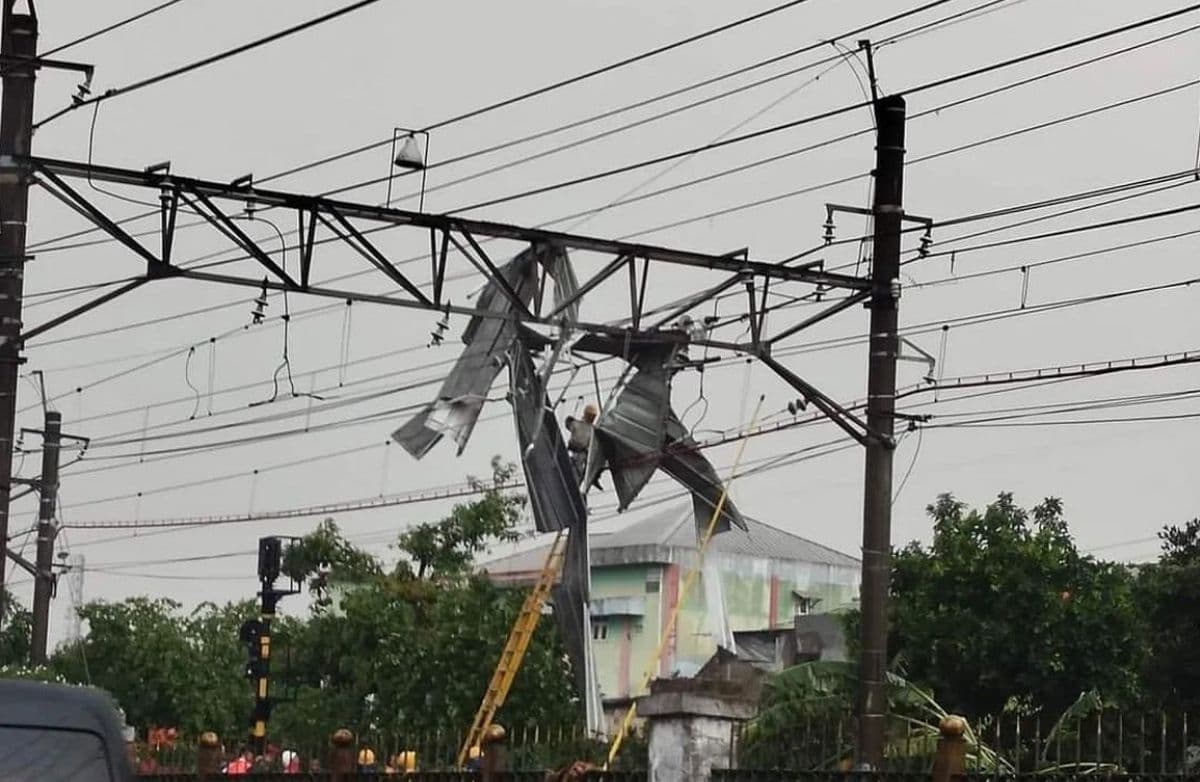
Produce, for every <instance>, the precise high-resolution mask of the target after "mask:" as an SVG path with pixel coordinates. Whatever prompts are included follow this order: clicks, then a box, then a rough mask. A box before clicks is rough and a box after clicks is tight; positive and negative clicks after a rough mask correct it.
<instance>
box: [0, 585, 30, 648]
mask: <svg viewBox="0 0 1200 782" xmlns="http://www.w3.org/2000/svg"><path fill="white" fill-rule="evenodd" d="M0 609H2V610H0V668H2V667H6V666H19V665H24V664H25V663H27V662H29V648H30V639H31V638H32V637H33V614H31V613H30V612H29V611H28V609H26V608H25V606H23V605H21V604H20V603H18V602H17V601H16V599H15V598H13V597H12V595H10V594H7V593H5V591H4V587H2V586H0Z"/></svg>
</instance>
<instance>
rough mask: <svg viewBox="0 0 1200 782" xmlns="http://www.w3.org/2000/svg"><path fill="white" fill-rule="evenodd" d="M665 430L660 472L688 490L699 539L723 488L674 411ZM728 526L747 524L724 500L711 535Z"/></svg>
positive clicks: (734, 507)
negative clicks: (690, 493)
mask: <svg viewBox="0 0 1200 782" xmlns="http://www.w3.org/2000/svg"><path fill="white" fill-rule="evenodd" d="M666 428H667V437H666V442H665V444H664V446H663V458H662V460H661V461H660V462H659V466H660V467H662V470H663V472H665V473H667V474H668V475H670V476H671V477H672V478H674V479H675V480H677V481H679V482H680V483H682V484H683V485H684V486H686V487H687V488H688V489H690V490H691V492H692V509H693V512H694V513H695V516H696V532H697V534H698V535H700V536H701V537H702V536H703V535H704V533H705V531H707V529H708V525H709V523H710V522H711V521H712V516H713V513H714V512H715V511H716V509H717V503H718V502H719V501H720V498H721V493H722V492H723V491H724V485H723V484H722V483H721V479H720V477H719V476H718V475H717V470H716V468H715V467H713V465H712V462H710V461H709V460H708V458H707V457H706V456H704V455H703V454H702V453H700V446H699V444H698V443H697V442H696V441H695V440H694V439H693V438H692V436H691V434H689V433H688V430H687V427H685V426H684V425H683V423H682V422H681V421H680V420H679V416H677V415H675V411H674V410H672V411H670V413H669V414H668V415H667V421H666ZM731 524H734V525H737V526H738V527H740V528H741V529H743V530H744V529H747V527H746V520H745V519H743V518H742V514H741V513H740V512H739V511H738V509H737V507H736V506H735V505H734V504H733V501H732V500H731V499H729V498H728V497H726V498H725V503H724V505H722V506H721V516H720V518H718V519H717V523H716V526H715V527H714V528H713V534H714V535H715V534H718V533H721V532H726V531H728V530H729V528H730V525H731Z"/></svg>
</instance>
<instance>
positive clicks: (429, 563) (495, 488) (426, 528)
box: [396, 457, 524, 579]
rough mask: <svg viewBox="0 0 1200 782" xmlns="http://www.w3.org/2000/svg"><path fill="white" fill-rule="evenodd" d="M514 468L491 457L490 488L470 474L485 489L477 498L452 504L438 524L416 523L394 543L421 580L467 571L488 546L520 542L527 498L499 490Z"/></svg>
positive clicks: (476, 485) (473, 484) (471, 480)
mask: <svg viewBox="0 0 1200 782" xmlns="http://www.w3.org/2000/svg"><path fill="white" fill-rule="evenodd" d="M515 472H516V467H515V466H514V465H512V464H504V463H502V462H501V461H500V459H499V457H497V458H495V459H493V460H492V482H491V484H490V486H489V485H488V484H485V483H484V482H483V481H480V480H479V479H477V478H469V479H468V482H469V483H470V485H471V487H472V488H474V489H477V490H480V491H482V492H483V493H482V495H481V496H480V498H479V499H478V500H475V501H474V502H468V503H460V504H458V505H455V506H454V509H453V510H452V511H451V512H450V515H449V516H447V517H446V518H445V519H442V520H441V521H438V522H434V523H426V524H418V525H417V526H415V527H413V528H412V529H410V530H407V531H406V532H403V533H401V535H400V538H399V540H398V541H397V543H396V548H398V549H399V550H400V551H401V552H402V553H403V554H404V555H405V556H406V557H407V561H408V562H409V563H410V566H411V567H412V569H413V571H414V575H415V576H416V578H418V579H423V578H431V579H453V578H460V577H462V576H464V575H466V574H467V573H469V571H470V568H471V566H472V564H474V562H475V557H477V556H478V555H479V554H480V553H482V552H484V551H486V550H487V548H488V547H489V546H492V545H494V544H496V543H501V542H510V541H514V540H517V539H518V538H519V535H518V533H517V530H516V526H517V523H518V522H519V521H520V520H521V507H522V506H523V505H524V498H523V497H520V496H519V495H514V494H510V493H507V492H504V491H501V490H500V489H499V487H500V486H504V485H506V484H508V482H509V481H510V480H511V479H512V476H513V474H514V473H515Z"/></svg>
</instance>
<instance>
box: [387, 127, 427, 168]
mask: <svg viewBox="0 0 1200 782" xmlns="http://www.w3.org/2000/svg"><path fill="white" fill-rule="evenodd" d="M393 162H394V163H395V165H396V167H397V168H408V169H413V170H415V171H419V170H420V169H422V168H425V157H424V155H422V154H421V145H420V144H418V143H417V139H416V137H415V136H413V135H412V134H409V135H407V136H405V137H404V143H403V144H402V145H401V146H400V152H399V153H398V154H397V155H396V159H395V160H394V161H393Z"/></svg>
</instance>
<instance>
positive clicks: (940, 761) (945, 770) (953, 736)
mask: <svg viewBox="0 0 1200 782" xmlns="http://www.w3.org/2000/svg"><path fill="white" fill-rule="evenodd" d="M938 732H939V733H940V734H941V736H940V737H939V738H938V745H937V755H936V756H935V757H934V759H933V782H953V780H955V779H957V778H958V777H961V776H962V775H963V773H964V772H965V771H966V760H967V740H966V738H965V736H964V734H966V732H967V721H966V720H965V719H963V718H962V717H958V716H955V715H950V716H948V717H943V718H942V721H941V722H940V723H938Z"/></svg>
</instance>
